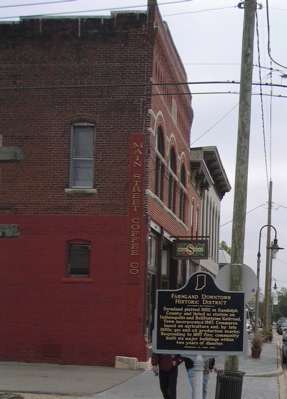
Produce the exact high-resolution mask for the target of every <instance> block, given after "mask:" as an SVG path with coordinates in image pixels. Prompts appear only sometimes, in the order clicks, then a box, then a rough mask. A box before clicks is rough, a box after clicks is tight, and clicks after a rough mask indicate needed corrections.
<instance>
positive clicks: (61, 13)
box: [0, 0, 194, 20]
mask: <svg viewBox="0 0 287 399" xmlns="http://www.w3.org/2000/svg"><path fill="white" fill-rule="evenodd" d="M191 1H194V0H178V1H170V2H164V3H158V6H165V5H169V4H180V3H188V2H191ZM146 7H147V5H146V4H143V5H138V6H128V7H127V6H126V7H113V8H99V9H93V10H78V11H65V12H56V13H48V14H43V15H41V14H40V15H34V16H33V17H31V16H30V18H37V17H43V16H44V15H45V16H56V15H70V14H79V13H90V12H102V11H119V10H128V9H131V8H133V9H134V8H145V9H146ZM12 18H19V15H16V16H15V15H14V16H10V17H0V20H1V19H12ZM25 18H29V17H28V16H27V17H25Z"/></svg>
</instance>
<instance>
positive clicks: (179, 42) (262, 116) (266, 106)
mask: <svg viewBox="0 0 287 399" xmlns="http://www.w3.org/2000/svg"><path fill="white" fill-rule="evenodd" d="M268 2H269V35H268V29H267V26H268V24H267V3H266V0H263V1H262V3H260V4H261V5H262V9H259V7H258V11H257V16H258V19H257V20H258V27H256V29H255V41H254V62H253V63H254V70H253V82H254V86H253V96H252V123H251V134H250V153H249V173H248V193H247V212H248V213H247V216H246V234H245V255H244V263H245V264H247V265H248V266H250V267H251V268H252V269H253V270H254V271H255V272H256V262H257V252H258V245H259V231H260V229H261V227H263V226H264V225H265V224H267V201H268V182H269V180H270V179H272V181H273V198H272V200H273V209H272V222H271V223H272V225H273V226H274V227H275V228H276V230H277V234H278V236H277V238H278V244H279V246H281V247H285V248H286V249H285V250H282V251H279V252H278V254H277V259H276V260H274V261H273V274H272V276H273V277H274V278H275V280H276V282H277V286H278V287H279V288H281V287H287V227H286V222H287V184H286V183H287V179H286V175H287V171H286V169H287V165H286V158H287V137H286V126H287V79H286V78H285V76H284V75H286V76H287V46H286V37H287V24H286V18H287V1H286V0H268ZM36 3H37V4H38V5H35V4H36ZM40 3H42V4H40ZM43 3H50V4H43ZM146 3H147V0H105V1H102V0H72V1H62V2H61V3H60V4H59V1H57V0H50V1H49V0H46V1H45V0H0V7H1V8H0V11H1V12H0V16H1V18H2V19H0V21H1V20H2V21H3V22H5V21H8V19H6V17H14V19H15V18H16V17H18V16H25V15H37V14H46V13H51V14H54V13H61V12H74V14H70V15H84V11H87V10H88V11H91V12H90V14H92V15H109V10H110V9H117V8H118V9H119V8H124V7H127V9H134V10H140V9H146ZM166 3H170V4H166ZM239 3H241V2H238V1H233V0H216V1H215V0H190V1H183V0H181V1H180V0H174V1H172V0H158V4H159V7H160V11H161V14H162V16H163V19H164V20H165V21H166V22H167V23H168V25H169V28H170V31H171V34H172V37H173V40H174V43H175V45H176V47H177V50H178V52H179V55H180V57H181V59H182V62H183V64H184V66H185V69H186V72H187V75H188V81H189V82H197V83H198V82H216V81H224V82H228V81H230V82H231V81H235V82H239V81H240V62H241V43H242V30H243V17H244V10H243V8H239V7H238V4H239ZM24 4H30V5H28V6H21V7H20V5H24ZM31 4H34V5H33V6H31ZM12 5H15V7H12ZM5 6H9V7H5ZM137 6H142V7H137ZM257 32H258V34H257ZM268 39H270V42H269V48H270V49H271V52H270V54H271V57H272V59H273V61H271V59H270V57H269V55H268V51H267V49H268ZM258 40H259V44H258ZM258 48H259V52H258V50H257V49H258ZM259 66H261V68H259ZM270 67H271V68H273V71H272V74H271V73H270ZM260 79H261V80H262V81H263V82H264V83H266V84H270V83H271V82H272V83H273V84H277V85H279V86H276V87H273V89H271V88H270V85H269V86H267V87H264V88H263V89H262V94H263V95H262V96H260V87H259V86H256V83H258V82H259V81H260ZM282 85H283V86H285V87H282ZM190 90H191V92H192V93H193V99H192V106H193V109H194V115H195V117H194V123H193V126H192V130H191V145H192V146H196V147H197V146H213V145H215V146H217V148H218V151H219V154H220V157H221V160H222V163H223V166H224V168H225V171H226V174H227V176H228V179H229V181H230V184H231V186H232V191H231V192H230V193H228V194H226V195H225V197H224V198H223V200H222V203H221V229H220V239H221V240H224V241H226V243H227V245H228V246H230V245H231V229H232V222H231V221H232V214H233V192H234V174H235V164H236V146H237V130H238V127H237V126H238V101H239V94H238V91H239V85H238V84H228V83H226V84H215V83H214V84H192V85H190ZM215 92H216V93H217V94H215ZM285 96H286V98H285ZM266 233H267V228H264V229H263V231H262V239H261V254H262V257H261V260H262V263H261V269H260V270H261V283H260V286H261V288H262V289H263V291H264V276H265V246H266ZM271 238H272V239H273V238H274V230H273V229H272V230H271ZM274 282H275V281H273V283H274ZM272 285H273V284H272Z"/></svg>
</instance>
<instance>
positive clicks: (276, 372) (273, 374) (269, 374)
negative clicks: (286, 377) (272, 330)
mask: <svg viewBox="0 0 287 399" xmlns="http://www.w3.org/2000/svg"><path fill="white" fill-rule="evenodd" d="M276 357H277V364H278V365H279V366H278V368H277V370H274V371H267V372H266V373H258V374H245V377H279V376H280V375H282V374H283V368H282V363H281V355H280V344H279V342H278V341H276Z"/></svg>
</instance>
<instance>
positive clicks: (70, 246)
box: [67, 241, 90, 277]
mask: <svg viewBox="0 0 287 399" xmlns="http://www.w3.org/2000/svg"><path fill="white" fill-rule="evenodd" d="M67 266H68V268H67V275H68V277H88V276H89V266H90V243H89V242H88V241H69V242H68V243H67Z"/></svg>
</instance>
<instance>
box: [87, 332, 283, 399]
mask: <svg viewBox="0 0 287 399" xmlns="http://www.w3.org/2000/svg"><path fill="white" fill-rule="evenodd" d="M280 342H281V337H278V336H275V337H274V340H273V342H272V343H266V344H263V349H262V353H261V356H260V358H259V359H253V358H252V357H251V350H250V348H249V350H248V354H247V355H245V356H240V357H239V371H244V372H245V373H246V374H245V375H244V378H243V388H242V396H241V398H242V399H257V398H258V399H259V398H260V399H277V398H280V396H279V393H280V389H279V381H278V377H279V376H280V375H282V372H283V371H282V365H281V359H280V346H279V345H280ZM249 346H250V344H249ZM224 360H225V357H224V356H219V357H218V358H216V367H217V368H218V369H224ZM216 378H217V374H216V373H211V374H210V377H209V381H208V392H207V399H214V398H215V392H216ZM281 385H282V384H281ZM284 389H285V388H284ZM177 393H178V394H177V397H178V399H189V398H190V387H189V382H188V379H187V375H186V371H185V367H184V365H181V366H179V375H178V386H177ZM285 397H286V396H285V395H284V396H283V398H285ZM94 398H95V399H96V398H97V399H100V398H101V399H127V398H139V399H149V398H150V399H162V395H161V392H160V389H159V381H158V377H155V376H154V375H153V373H151V372H148V371H144V372H143V373H141V374H139V375H137V376H135V377H133V378H132V379H130V380H128V381H126V382H125V383H123V384H121V385H119V386H116V387H114V388H112V389H109V390H107V391H105V392H102V393H99V394H97V395H95V396H94ZM281 398H282V396H281ZM229 399H233V398H229Z"/></svg>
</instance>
